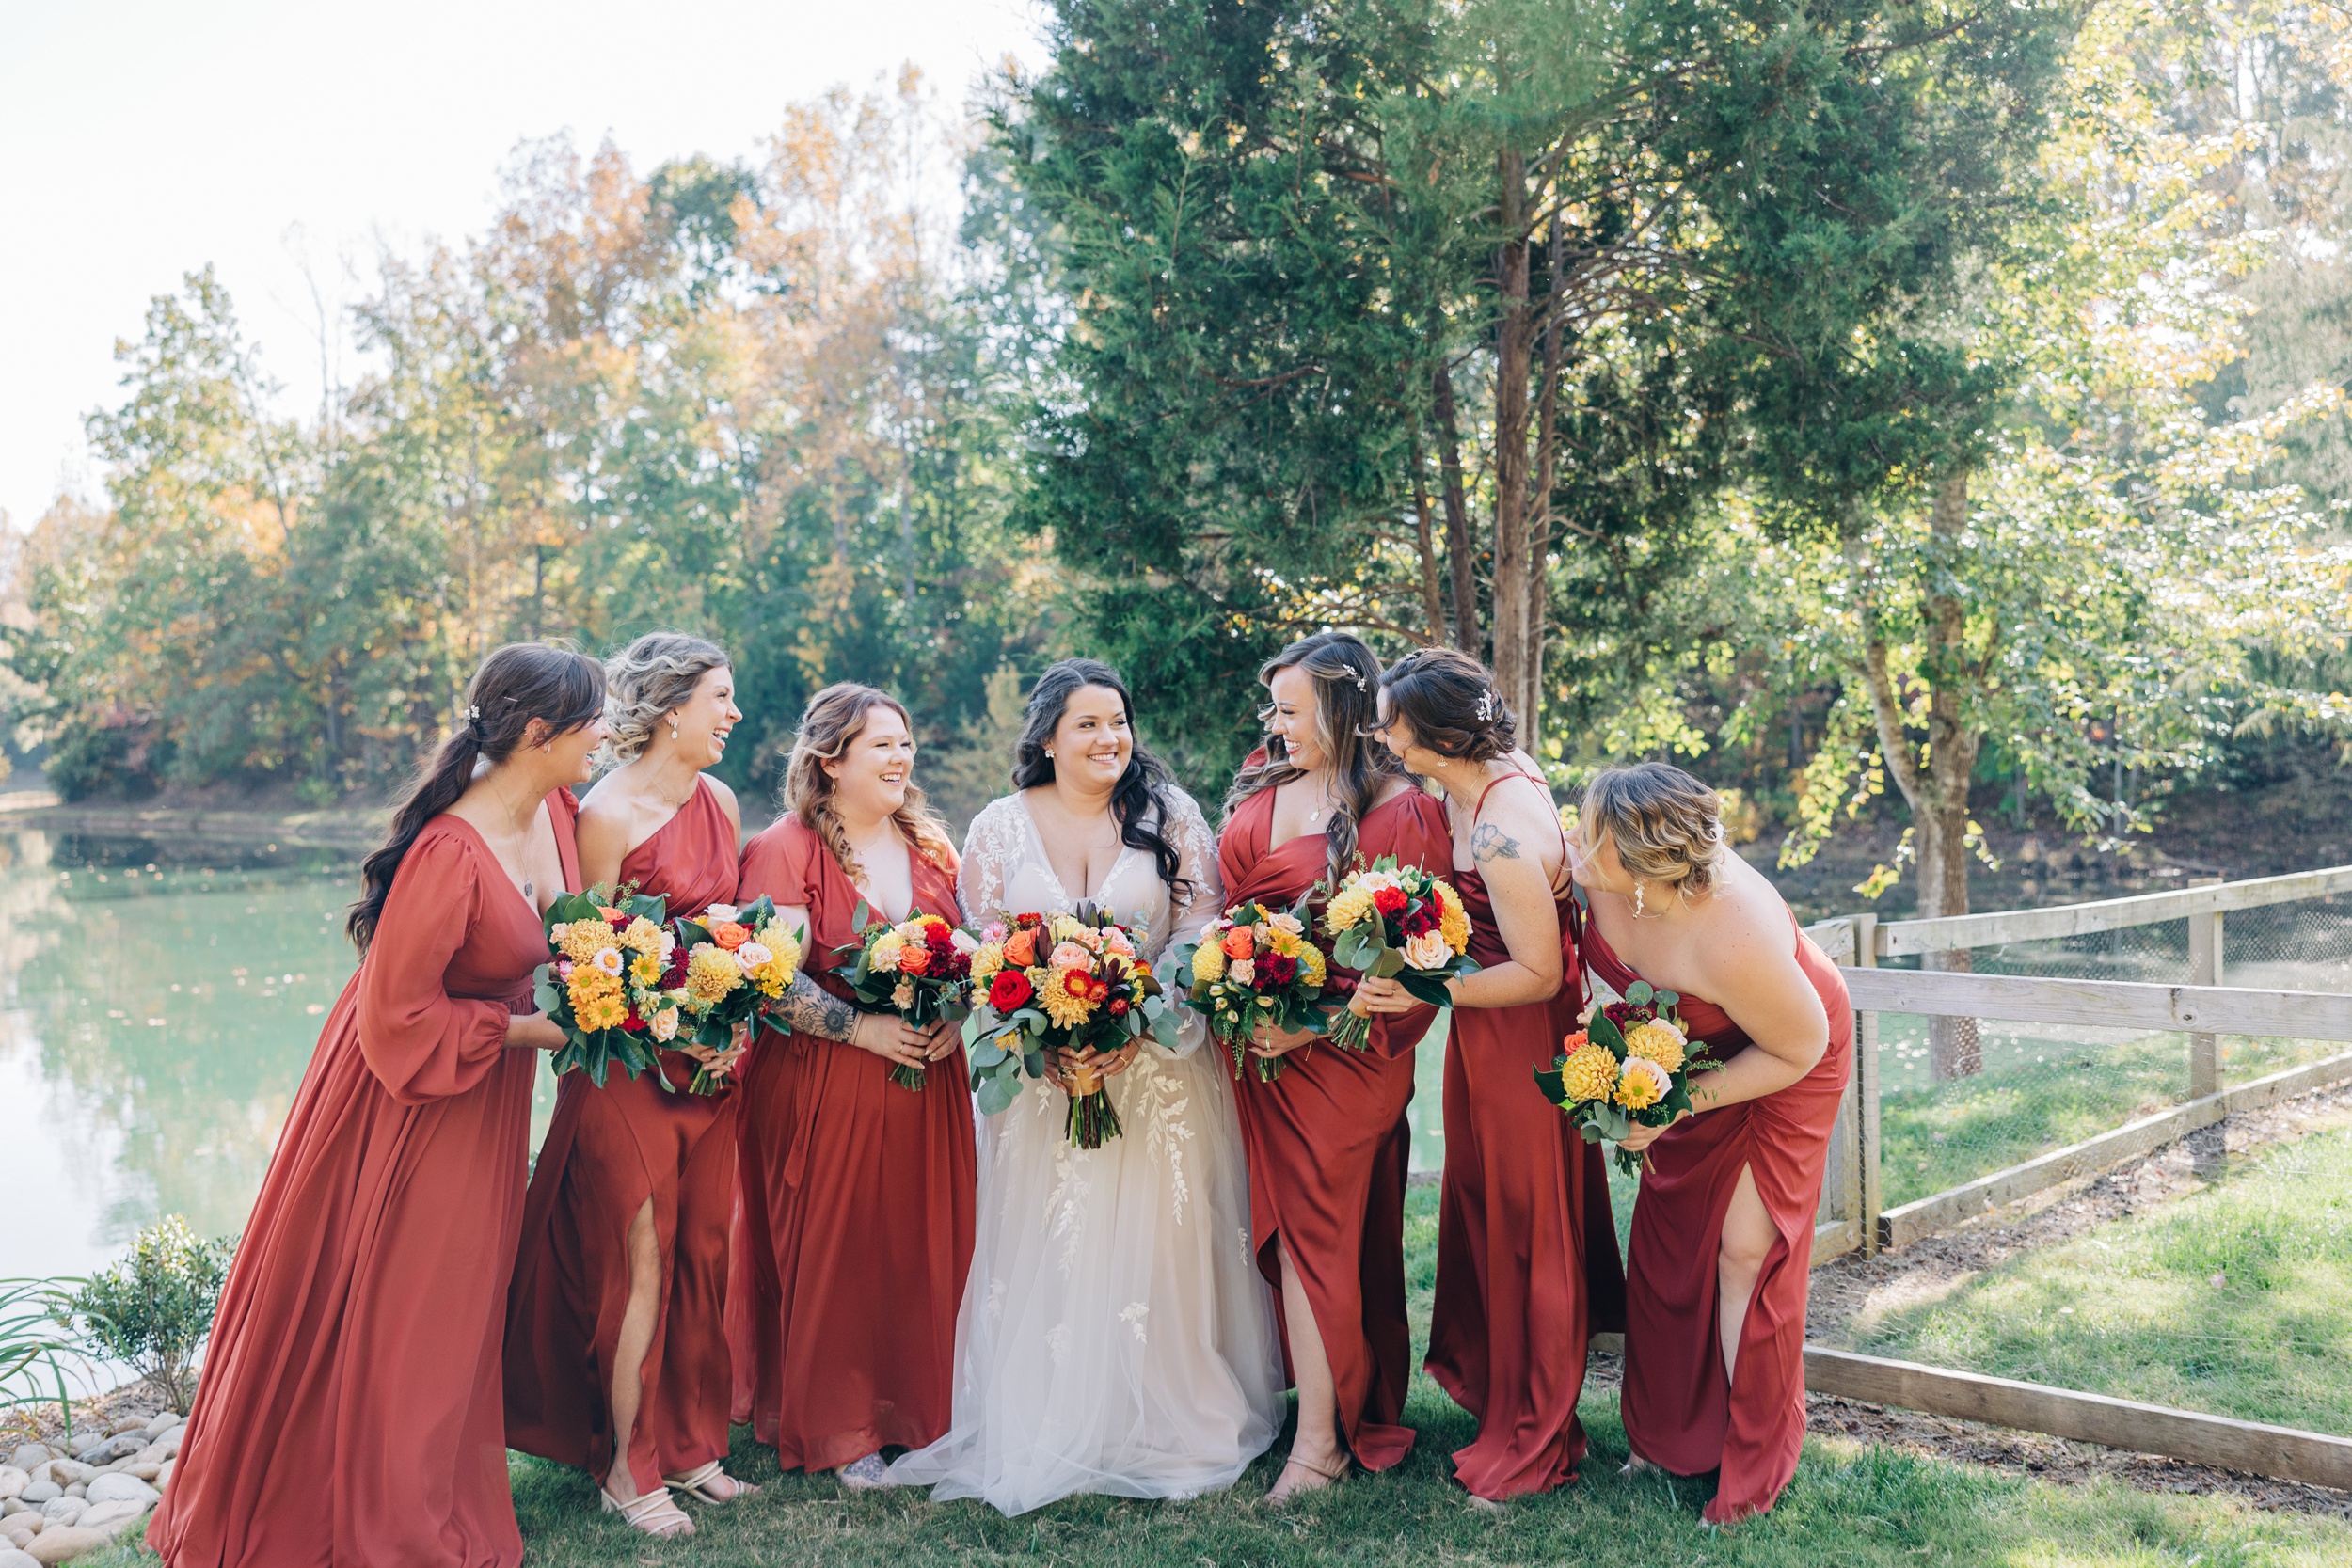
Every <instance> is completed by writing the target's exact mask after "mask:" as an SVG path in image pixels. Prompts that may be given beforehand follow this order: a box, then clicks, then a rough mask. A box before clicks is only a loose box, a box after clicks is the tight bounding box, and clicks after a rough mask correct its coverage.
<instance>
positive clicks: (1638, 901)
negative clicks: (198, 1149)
mask: <svg viewBox="0 0 2352 1568" xmlns="http://www.w3.org/2000/svg"><path fill="white" fill-rule="evenodd" d="M1647 885H1648V884H1647V883H1645V882H1644V881H1643V880H1642V879H1640V878H1639V877H1636V878H1634V879H1633V918H1634V919H1636V920H1639V919H1641V918H1642V889H1643V888H1645V887H1646V886H1647Z"/></svg>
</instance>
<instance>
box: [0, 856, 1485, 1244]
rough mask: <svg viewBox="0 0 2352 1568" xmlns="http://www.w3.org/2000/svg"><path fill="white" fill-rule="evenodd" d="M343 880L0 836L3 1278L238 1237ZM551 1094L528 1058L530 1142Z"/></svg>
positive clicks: (330, 990) (329, 939) (1424, 1144)
mask: <svg viewBox="0 0 2352 1568" xmlns="http://www.w3.org/2000/svg"><path fill="white" fill-rule="evenodd" d="M192 856H193V858H192ZM357 885H358V878H357V874H356V866H355V862H354V860H353V858H352V857H350V856H349V855H347V854H342V853H322V852H317V851H311V852H306V853H296V852H294V851H292V850H288V851H285V852H279V851H278V850H277V849H276V848H275V847H262V846H256V847H252V848H250V849H246V850H233V849H228V848H223V847H218V846H206V847H200V848H198V849H196V850H194V851H193V852H192V855H191V852H190V851H188V850H186V849H185V848H184V847H182V848H180V849H177V850H175V848H174V847H171V846H167V845H163V844H159V843H154V842H150V841H147V840H141V839H96V838H87V837H76V836H73V835H61V834H51V833H45V832H39V831H29V830H19V831H16V832H0V998H5V1005H6V1013H5V1022H0V1194H4V1195H5V1197H0V1276H7V1275H78V1274H85V1273H87V1272H88V1271H89V1270H90V1269H92V1268H94V1267H97V1266H98V1265H100V1264H103V1263H104V1262H107V1261H109V1260H110V1259H114V1258H116V1257H118V1256H119V1255H120V1253H121V1252H122V1250H123V1248H124V1246H125V1245H126V1243H128V1242H129V1240H130V1238H131V1236H132V1234H133V1233H134V1232H135V1231H136V1230H137V1229H138V1228H139V1227H142V1226H145V1225H150V1224H152V1223H153V1222H154V1221H155V1220H157V1219H159V1218H161V1217H162V1216H164V1215H166V1214H180V1215H183V1216H184V1217H185V1218H186V1220H187V1221H188V1224H189V1225H190V1226H191V1227H193V1228H194V1229H196V1230H197V1231H198V1233H199V1234H201V1235H207V1236H227V1235H233V1234H234V1233H235V1232H236V1231H237V1230H238V1229H240V1228H241V1227H243V1226H244V1224H245V1219H246V1212H247V1211H248V1210H249V1209H250V1208H251V1207H252V1203H253V1196H254V1194H255V1193H256V1192H258V1191H260V1189H261V1184H262V1172H263V1171H264V1170H265V1169H266V1168H267V1166H268V1164H269V1155H270V1149H271V1148H272V1147H273V1145H274V1144H275V1143H276V1141H277V1137H278V1129H279V1128H280V1127H281V1126H282V1125H283V1124H284V1122H285V1118H286V1112H287V1109H288V1107H289V1106H290V1105H291V1104H292V1103H293V1101H294V1088H295V1086H296V1085H298V1084H299V1083H300V1082H301V1079H302V1072H303V1069H304V1068H305V1067H306V1066H307V1065H308V1064H309V1062H310V1053H311V1051H312V1049H313V1047H315V1046H316V1044H317V1043H318V1033H319V1029H320V1027H321V1026H322V1025H323V1024H324V1023H325V1022H326V1012H327V1010H328V1008H329V1007H331V1006H333V1004H334V1001H335V998H336V996H337V995H338V994H339V993H340V992H341V991H342V988H343V984H344V982H345V981H346V980H348V979H349V978H350V977H351V972H352V969H353V967H354V959H353V957H352V951H351V944H350V943H349V942H346V941H345V940H344V938H343V934H342V918H343V911H344V908H345V906H347V905H348V904H349V903H350V901H351V898H352V896H353V895H354V893H355V892H356V891H357ZM1434 1043H1435V1042H1434V1041H1433V1044H1434ZM1441 1066H1442V1064H1441V1060H1440V1056H1439V1053H1438V1051H1437V1050H1430V1049H1424V1050H1423V1051H1422V1055H1421V1062H1420V1069H1421V1072H1420V1076H1421V1086H1420V1089H1419V1091H1418V1092H1417V1093H1416V1095H1415V1096H1414V1100H1413V1109H1412V1117H1413V1124H1414V1134H1415V1135H1414V1148H1413V1158H1414V1164H1415V1166H1416V1168H1429V1169H1434V1168H1436V1166H1437V1165H1438V1163H1439V1162H1440V1161H1441V1160H1442V1159H1443V1148H1444V1146H1443V1143H1442V1141H1441V1139H1440V1135H1439V1131H1438V1082H1439V1078H1440V1072H1441ZM554 1103H555V1093H554V1083H553V1080H552V1078H551V1077H550V1075H549V1074H548V1072H547V1070H546V1068H545V1066H544V1062H543V1064H542V1067H541V1069H540V1084H539V1092H538V1096H537V1099H536V1101H535V1103H534V1116H533V1119H532V1144H533V1147H534V1148H535V1147H536V1145H537V1141H538V1139H539V1137H540V1135H541V1134H542V1133H544V1132H545V1131H546V1129H547V1123H548V1117H550V1116H551V1115H552V1113H553V1109H554Z"/></svg>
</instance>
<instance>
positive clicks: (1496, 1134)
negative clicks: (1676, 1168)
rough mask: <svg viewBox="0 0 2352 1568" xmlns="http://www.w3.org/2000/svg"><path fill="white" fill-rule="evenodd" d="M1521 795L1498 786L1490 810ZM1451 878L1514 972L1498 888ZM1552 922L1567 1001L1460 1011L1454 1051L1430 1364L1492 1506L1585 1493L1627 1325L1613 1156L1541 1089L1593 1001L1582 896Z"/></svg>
mask: <svg viewBox="0 0 2352 1568" xmlns="http://www.w3.org/2000/svg"><path fill="white" fill-rule="evenodd" d="M1512 782H1513V781H1512V780H1510V779H1498V780H1496V781H1495V783H1494V784H1489V785H1487V787H1486V794H1482V795H1481V796H1480V797H1479V801H1478V803H1479V805H1480V806H1481V807H1483V806H1484V805H1485V804H1486V795H1490V794H1492V793H1493V792H1494V790H1495V789H1496V788H1498V787H1500V786H1502V785H1503V784H1512ZM1514 787H1518V788H1534V789H1542V788H1544V785H1543V784H1541V783H1540V782H1539V781H1535V780H1533V779H1530V780H1528V782H1527V783H1526V784H1515V785H1514ZM1472 816H1473V817H1475V816H1476V812H1475V811H1473V813H1472ZM1564 874H1565V873H1564ZM1452 880H1453V882H1454V888H1455V889H1456V891H1458V892H1459V893H1460V894H1461V895H1462V905H1463V908H1464V909H1465V910H1466V911H1468V913H1469V915H1470V957H1471V958H1476V959H1477V960H1478V961H1479V963H1480V964H1481V965H1484V966H1486V967H1489V968H1491V967H1493V966H1494V965H1496V964H1501V963H1506V962H1508V961H1509V960H1510V957H1511V954H1510V950H1509V949H1508V948H1507V947H1505V946H1504V945H1503V942H1502V933H1501V932H1500V931H1499V930H1497V929H1496V927H1495V918H1494V903H1493V900H1492V898H1491V896H1490V895H1488V893H1487V891H1486V881H1485V879H1483V878H1482V877H1480V875H1479V874H1478V872H1477V871H1476V870H1474V869H1471V870H1464V869H1461V868H1459V867H1456V868H1455V869H1454V872H1453V874H1452ZM1553 913H1554V916H1555V918H1556V919H1557V920H1558V922H1559V927H1560V931H1561V934H1562V940H1561V961H1562V968H1561V974H1560V989H1559V990H1558V991H1557V992H1556V993H1555V994H1553V995H1552V996H1550V997H1549V998H1548V999H1546V1000H1544V1001H1541V1002H1530V1003H1524V1004H1521V1005H1520V1006H1516V1007H1456V1008H1454V1024H1453V1037H1452V1038H1451V1039H1450V1040H1449V1041H1448V1042H1447V1050H1446V1053H1445V1180H1444V1184H1443V1186H1442V1188H1441V1189H1440V1191H1439V1196H1438V1291H1437V1301H1436V1304H1435V1307H1434V1309H1433V1312H1432V1315H1431V1319H1430V1325H1429V1355H1428V1358H1427V1360H1426V1362H1425V1363H1424V1365H1426V1366H1427V1368H1428V1369H1429V1375H1430V1376H1431V1377H1433V1378H1435V1379H1437V1381H1438V1386H1439V1387H1441V1388H1443V1389H1444V1390H1445V1391H1446V1392H1447V1393H1448V1394H1449V1395H1451V1396H1452V1397H1453V1399H1454V1403H1456V1404H1458V1405H1460V1406H1461V1407H1462V1408H1463V1409H1465V1410H1467V1411H1469V1412H1470V1414H1471V1415H1473V1416H1475V1417H1477V1418H1478V1435H1477V1437H1476V1438H1475V1439H1474V1440H1473V1441H1472V1442H1471V1443H1470V1446H1469V1447H1468V1448H1464V1449H1456V1450H1454V1480H1456V1481H1460V1482H1461V1483H1462V1484H1463V1485H1464V1486H1465V1487H1467V1488H1469V1489H1470V1492H1471V1493H1473V1494H1474V1495H1476V1496H1478V1497H1486V1498H1489V1499H1493V1500H1500V1499H1502V1498H1503V1497H1516V1496H1518V1495H1519V1494H1521V1493H1526V1492H1542V1491H1547V1490H1549V1489H1550V1488H1552V1487H1555V1486H1558V1485H1561V1484H1562V1483H1564V1482H1565V1481H1573V1480H1575V1479H1576V1467H1577V1465H1579V1464H1580V1463H1581V1462H1582V1460H1583V1457H1584V1427H1583V1423H1581V1421H1579V1420H1578V1419H1577V1416H1576V1402H1577V1396H1578V1395H1579V1394H1581V1392H1582V1391H1583V1387H1584V1357H1585V1350H1586V1345H1587V1342H1588V1341H1589V1339H1590V1338H1591V1337H1592V1336H1593V1335H1594V1334H1596V1333H1605V1332H1610V1331H1613V1330H1616V1329H1619V1328H1622V1327H1623V1326H1624V1323H1625V1270H1624V1266H1623V1264H1622V1263H1620V1262H1619V1260H1618V1258H1617V1232H1616V1227H1615V1225H1614V1224H1613V1221H1612V1220H1611V1218H1610V1213H1609V1181H1608V1177H1607V1173H1606V1171H1605V1170H1604V1168H1603V1167H1602V1164H1601V1151H1600V1146H1599V1145H1597V1144H1588V1143H1586V1142H1584V1141H1583V1140H1582V1139H1581V1138H1580V1137H1578V1136H1577V1134H1576V1131H1575V1129H1573V1128H1571V1127H1570V1126H1569V1125H1568V1120H1567V1118H1566V1117H1564V1116H1562V1115H1561V1114H1560V1113H1559V1111H1558V1110H1557V1109H1556V1108H1555V1107H1553V1106H1552V1104H1551V1103H1550V1102H1549V1101H1547V1100H1545V1099H1544V1097H1543V1095H1542V1093H1541V1092H1540V1091H1539V1090H1538V1089H1537V1088H1536V1086H1535V1080H1534V1069H1536V1068H1538V1067H1549V1066H1550V1065H1551V1063H1552V1061H1553V1059H1554V1058H1555V1057H1556V1056H1557V1055H1558V1054H1559V1049H1560V1041H1561V1040H1562V1039H1563V1038H1565V1037H1566V1036H1567V1035H1568V1033H1569V1032H1570V1031H1572V1030H1573V1029H1575V1027H1576V1015H1577V1013H1578V1012H1579V1010H1580V1009H1581V1006H1582V998H1583V994H1584V982H1583V972H1582V970H1581V968H1580V967H1579V966H1578V963H1577V954H1576V942H1575V933H1576V930H1577V927H1578V925H1579V924H1580V911H1579V909H1578V906H1577V903H1576V890H1575V887H1574V885H1573V884H1571V885H1569V886H1568V887H1566V888H1564V889H1562V890H1560V891H1558V892H1557V893H1556V894H1555V895H1554V908H1553Z"/></svg>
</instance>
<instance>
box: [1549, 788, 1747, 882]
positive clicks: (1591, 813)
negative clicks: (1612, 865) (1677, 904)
mask: <svg viewBox="0 0 2352 1568" xmlns="http://www.w3.org/2000/svg"><path fill="white" fill-rule="evenodd" d="M1581 815H1582V818H1583V820H1584V821H1586V822H1589V823H1590V824H1592V828H1593V832H1594V833H1595V834H1601V833H1606V834H1608V835H1609V842H1610V843H1612V844H1613V845H1615V846H1616V849H1617V859H1618V860H1619V861H1620V862H1621V863H1623V864H1624V866H1625V868H1626V870H1627V871H1628V872H1629V873H1630V874H1631V875H1632V876H1634V877H1635V878H1637V879H1640V880H1641V881H1645V882H1660V883H1662V884H1664V885H1665V886H1667V887H1670V888H1672V889H1674V890H1675V891H1676V892H1677V893H1678V894H1681V895H1684V896H1686V897H1687V896H1689V895H1692V894H1693V893H1705V892H1706V891H1707V890H1708V889H1709V888H1711V887H1713V886H1715V885H1716V883H1717V881H1718V880H1719V879H1720V868H1721V867H1722V864H1723V859H1724V854H1725V853H1726V852H1727V851H1726V850H1725V849H1724V820H1723V801H1722V800H1721V798H1720V797H1718V796H1717V795H1716V793H1715V792H1714V791H1713V790H1711V789H1709V788H1708V787H1707V785H1705V784H1701V783H1699V781H1698V780H1696V779H1694V778H1692V776H1691V775H1690V774H1688V773H1685V772H1684V771H1683V770H1682V769H1681V768H1677V767H1675V766H1674V765H1673V764H1671V763H1664V762H1642V763H1636V764H1634V765H1633V766H1632V767H1630V768H1602V769H1601V770H1600V771H1599V772H1598V773H1596V774H1594V775H1593V782H1592V783H1591V784H1586V785H1585V786H1584V804H1583V807H1582V811H1581Z"/></svg>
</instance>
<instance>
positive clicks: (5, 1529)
mask: <svg viewBox="0 0 2352 1568" xmlns="http://www.w3.org/2000/svg"><path fill="white" fill-rule="evenodd" d="M47 1523H49V1521H48V1520H46V1519H44V1518H42V1517H41V1516H40V1514H39V1513H11V1514H9V1515H8V1517H7V1518H5V1519H0V1541H11V1542H14V1543H15V1544H17V1545H20V1546H22V1545H23V1544H24V1543H25V1542H27V1541H30V1540H31V1539H32V1538H33V1537H34V1536H36V1535H39V1534H40V1528H41V1527H42V1526H43V1525H46V1524H47Z"/></svg>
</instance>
